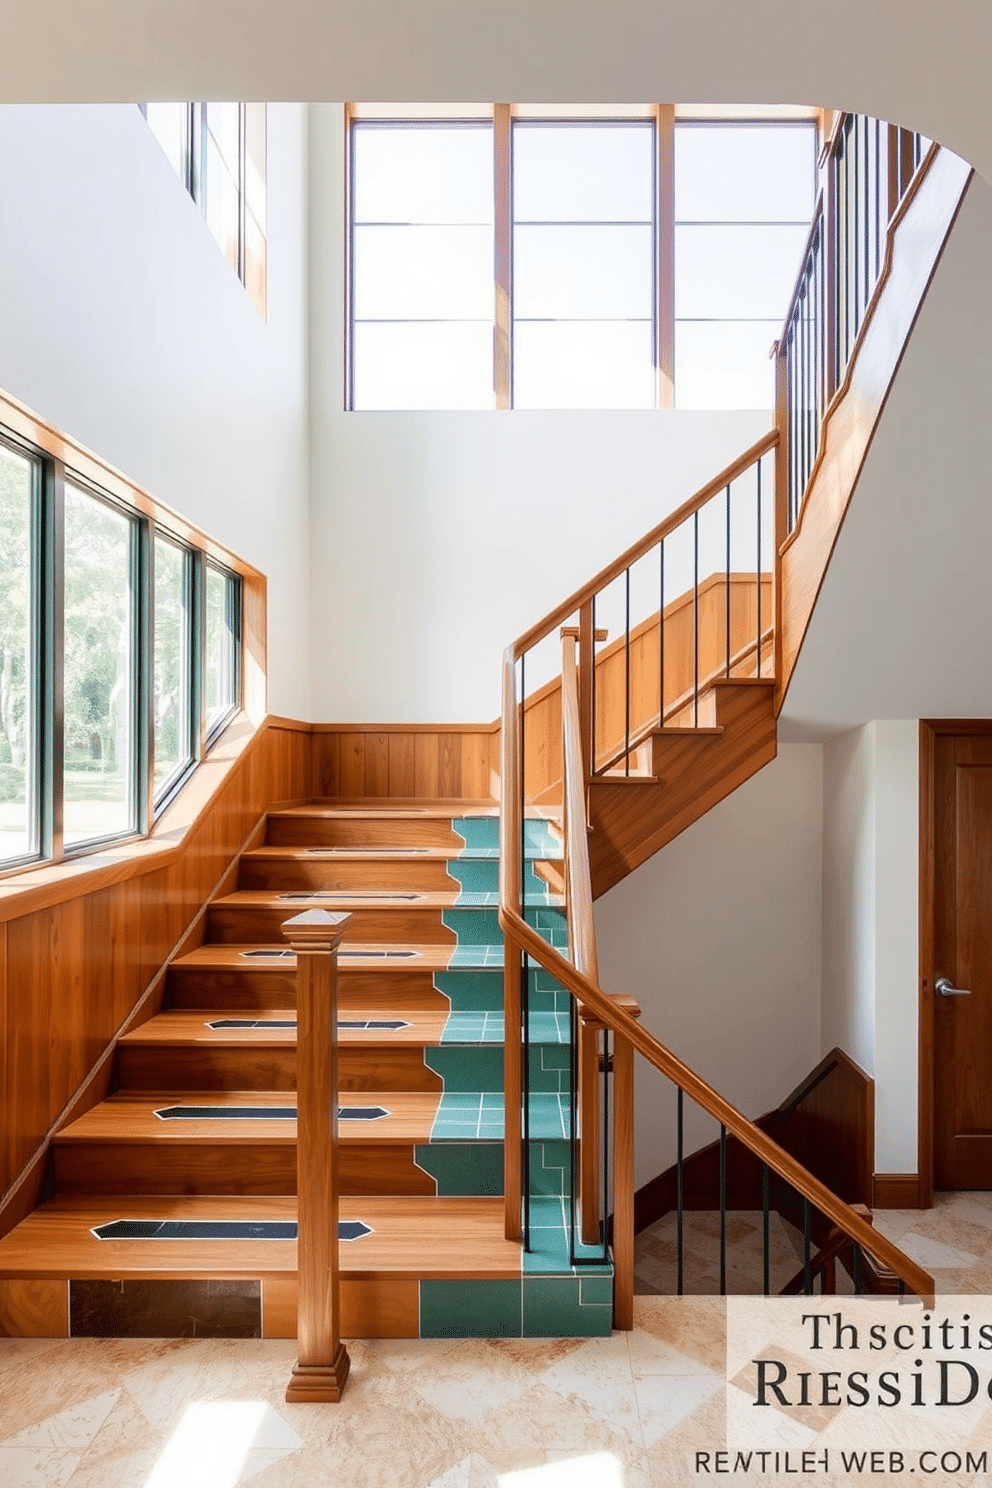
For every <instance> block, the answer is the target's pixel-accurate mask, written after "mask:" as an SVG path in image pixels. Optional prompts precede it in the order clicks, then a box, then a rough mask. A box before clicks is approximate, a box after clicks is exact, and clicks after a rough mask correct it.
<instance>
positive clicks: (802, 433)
mask: <svg viewBox="0 0 992 1488" xmlns="http://www.w3.org/2000/svg"><path fill="white" fill-rule="evenodd" d="M805 292H806V286H805V285H803V289H802V291H801V293H800V295H799V302H798V304H797V306H796V312H797V314H798V316H799V409H798V413H799V481H798V484H797V486H796V509H797V510H798V508H799V507H800V506H801V505H802V499H803V497H804V495H805V494H806V310H805V307H804V303H803V301H804V299H805Z"/></svg>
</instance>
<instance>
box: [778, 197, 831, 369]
mask: <svg viewBox="0 0 992 1488" xmlns="http://www.w3.org/2000/svg"><path fill="white" fill-rule="evenodd" d="M822 217H823V187H822V186H821V187H820V190H819V192H818V193H817V198H816V206H815V207H814V208H813V218H812V221H811V222H810V225H809V232H808V233H807V234H806V241H805V243H804V244H803V251H802V253H801V255H800V258H799V273H798V274H797V275H796V282H795V285H794V286H793V290H792V295H791V297H790V299H789V308H788V310H787V311H786V312H785V319H784V320H783V321H782V333H781V335H780V336H779V338H778V340H777V341H776V342H775V347H774V348H773V355H774V349H777V348H778V347H780V346H784V345H785V340H786V337H787V336H788V334H789V326H790V325H791V324H792V317H793V315H794V314H795V311H796V306H797V305H798V303H799V293H800V290H801V289H802V287H803V284H804V283H805V282H806V265H807V263H808V262H809V255H810V251H811V250H812V247H813V242H814V240H815V238H816V234H817V231H818V229H819V226H820V219H821V218H822Z"/></svg>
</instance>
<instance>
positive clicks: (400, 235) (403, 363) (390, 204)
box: [351, 123, 493, 408]
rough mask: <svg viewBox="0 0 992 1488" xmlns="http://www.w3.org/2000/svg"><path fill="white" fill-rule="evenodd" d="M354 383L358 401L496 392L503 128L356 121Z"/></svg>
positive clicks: (450, 400) (379, 404) (471, 403)
mask: <svg viewBox="0 0 992 1488" xmlns="http://www.w3.org/2000/svg"><path fill="white" fill-rule="evenodd" d="M351 147H352V152H353V154H352V181H353V183H354V184H353V203H352V207H353V210H352V255H351V262H352V310H353V314H352V336H351V357H352V364H351V381H352V389H353V399H354V406H355V407H356V408H488V407H490V406H491V404H492V399H493V131H492V126H491V125H488V124H472V123H445V124H413V125H408V124H372V123H367V124H356V125H355V127H354V130H353V132H352V140H351Z"/></svg>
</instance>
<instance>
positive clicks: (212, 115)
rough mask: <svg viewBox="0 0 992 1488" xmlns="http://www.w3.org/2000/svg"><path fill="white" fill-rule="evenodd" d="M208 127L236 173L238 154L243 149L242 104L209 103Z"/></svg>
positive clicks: (228, 164) (229, 166)
mask: <svg viewBox="0 0 992 1488" xmlns="http://www.w3.org/2000/svg"><path fill="white" fill-rule="evenodd" d="M206 111H207V129H208V130H209V132H210V134H211V136H212V137H213V140H214V142H215V144H216V146H217V148H218V150H219V151H220V153H221V155H222V156H223V158H224V160H225V161H226V162H227V166H228V169H229V170H231V171H232V172H233V173H234V174H235V175H237V171H238V155H239V152H240V149H241V105H240V104H238V103H208V104H207V105H206Z"/></svg>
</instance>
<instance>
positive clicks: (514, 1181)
mask: <svg viewBox="0 0 992 1488" xmlns="http://www.w3.org/2000/svg"><path fill="white" fill-rule="evenodd" d="M516 729H517V675H516V670H515V663H514V661H513V657H512V656H511V655H510V652H509V651H507V653H506V655H505V657H504V658H503V726H502V729H501V732H500V741H499V757H500V807H499V902H500V904H507V905H517V904H519V903H520V883H521V878H520V873H521V863H520V858H519V851H520V829H521V821H520V755H519V751H518V749H517V734H516ZM520 1011H521V1009H520V970H519V967H518V966H517V964H516V958H515V957H513V956H511V955H510V947H509V945H507V946H506V949H505V953H504V956H503V1027H504V1029H505V1037H504V1039H503V1045H504V1050H503V1110H504V1118H503V1119H504V1123H505V1124H504V1128H503V1210H504V1233H505V1235H506V1238H507V1240H520V1239H522V1237H523V1227H522V1224H521V1212H520V1209H521V1205H520V1195H521V1189H522V1184H523V1170H522V1162H521V1149H520V1144H521V1140H522V1121H521V1112H520V1103H521V1101H522V1099H523V1050H522V1048H521V1042H520Z"/></svg>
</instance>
